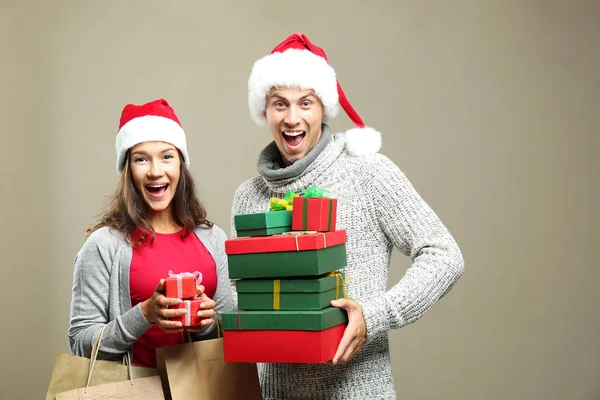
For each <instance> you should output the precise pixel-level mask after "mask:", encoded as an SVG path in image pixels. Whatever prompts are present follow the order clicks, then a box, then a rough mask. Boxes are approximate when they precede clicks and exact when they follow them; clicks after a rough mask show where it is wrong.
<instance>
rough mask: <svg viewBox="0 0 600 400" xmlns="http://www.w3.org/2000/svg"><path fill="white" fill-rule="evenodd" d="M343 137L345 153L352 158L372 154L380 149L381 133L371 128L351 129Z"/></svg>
mask: <svg viewBox="0 0 600 400" xmlns="http://www.w3.org/2000/svg"><path fill="white" fill-rule="evenodd" d="M345 135H346V152H347V153H348V154H349V155H351V156H353V157H361V156H366V155H368V154H374V153H377V152H378V151H379V149H381V133H379V132H378V131H376V130H375V129H373V128H368V127H364V128H352V129H350V130H347V131H346V134H345Z"/></svg>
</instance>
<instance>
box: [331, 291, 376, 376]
mask: <svg viewBox="0 0 600 400" xmlns="http://www.w3.org/2000/svg"><path fill="white" fill-rule="evenodd" d="M331 305H332V306H333V307H337V308H341V309H343V310H346V312H347V313H348V326H347V327H346V330H345V331H344V336H342V340H341V341H340V345H339V346H338V349H337V351H336V353H335V356H334V357H333V360H332V362H331V363H332V364H333V365H337V364H346V363H347V362H348V361H350V360H351V359H352V358H353V357H354V356H355V355H356V354H358V352H359V351H360V349H362V347H363V345H364V344H365V342H366V341H367V326H366V325H365V319H364V317H363V313H362V308H361V307H360V305H359V304H358V303H357V302H355V301H352V300H348V299H338V300H332V301H331Z"/></svg>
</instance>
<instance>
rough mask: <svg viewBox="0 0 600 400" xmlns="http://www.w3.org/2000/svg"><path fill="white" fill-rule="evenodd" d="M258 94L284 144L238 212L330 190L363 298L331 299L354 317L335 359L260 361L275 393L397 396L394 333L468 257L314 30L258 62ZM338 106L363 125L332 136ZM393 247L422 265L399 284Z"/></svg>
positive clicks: (253, 97) (254, 99)
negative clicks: (368, 118)
mask: <svg viewBox="0 0 600 400" xmlns="http://www.w3.org/2000/svg"><path fill="white" fill-rule="evenodd" d="M248 93H249V94H248V96H249V107H250V114H251V117H252V119H253V120H254V121H255V122H256V123H258V124H261V125H267V126H268V128H269V130H270V131H271V134H272V135H273V138H274V141H273V142H272V143H271V144H269V145H268V146H267V147H266V148H265V149H264V150H263V151H262V152H261V154H260V156H259V161H258V172H259V174H260V176H258V177H255V178H252V179H250V180H248V181H246V182H244V183H243V184H241V185H240V186H239V188H238V189H237V191H236V193H235V198H234V201H233V208H232V213H233V215H237V214H248V213H255V212H265V211H268V209H269V199H270V198H271V197H283V196H284V194H285V193H286V192H287V191H289V190H294V191H300V190H301V189H308V188H309V187H310V186H313V185H315V186H318V187H319V188H321V189H325V190H328V191H329V192H330V193H331V197H334V198H337V199H338V209H337V228H338V229H346V231H347V244H346V248H347V260H348V265H347V267H346V268H344V272H345V274H346V276H348V277H351V279H350V280H349V281H348V282H347V289H348V292H349V295H350V297H351V298H352V300H350V299H341V300H336V301H333V302H332V305H333V306H334V307H340V308H343V309H345V310H346V311H347V312H348V319H349V322H348V326H347V328H346V331H345V333H344V336H343V338H342V340H341V343H340V345H339V347H338V350H337V353H336V355H335V357H334V359H333V360H332V362H331V363H329V364H322V365H314V364H311V365H304V364H301V365H298V364H261V365H260V380H261V386H262V390H263V395H264V398H265V399H293V398H298V399H308V398H310V399H317V398H319V399H321V398H322V399H360V400H363V399H375V398H376V399H392V398H396V392H395V389H394V381H393V378H392V370H391V362H390V354H389V343H388V331H389V330H390V329H394V328H400V327H403V326H405V325H407V324H410V323H412V322H414V321H416V320H417V319H419V318H420V317H421V316H422V315H423V314H424V313H425V312H426V311H427V310H429V309H430V307H431V306H432V305H433V304H434V303H435V302H436V301H438V300H439V299H440V298H441V297H442V296H444V295H445V294H446V293H447V292H448V291H449V290H450V288H451V287H452V286H453V285H454V283H455V282H456V281H457V280H458V278H459V277H460V276H461V275H462V272H463V258H462V254H461V252H460V250H459V248H458V246H457V244H456V242H455V241H454V239H453V238H452V236H451V235H450V233H449V232H448V231H447V229H446V228H445V227H444V225H443V224H442V222H441V221H440V220H439V218H438V217H437V215H436V214H435V213H434V212H433V211H432V210H431V209H430V207H429V206H428V205H427V204H426V203H425V202H424V201H423V199H422V198H421V197H420V196H419V195H418V194H417V192H416V191H415V189H414V188H413V186H412V185H411V184H410V182H409V181H408V179H407V178H406V177H405V176H404V175H403V173H402V172H401V171H400V170H399V168H398V167H397V166H396V165H395V164H394V163H392V162H391V161H390V160H389V159H388V158H386V157H385V156H383V155H381V154H378V153H377V151H378V150H379V148H380V145H381V136H380V134H379V133H378V132H376V131H375V130H373V129H371V128H365V125H364V123H363V122H362V120H361V119H360V117H359V116H358V114H357V113H356V111H355V110H354V109H353V108H352V106H351V105H350V103H349V102H348V100H347V99H346V96H345V95H344V93H343V91H342V89H341V87H340V86H339V84H338V81H337V78H336V74H335V71H334V70H333V68H332V67H331V66H330V65H329V63H328V61H327V56H326V55H325V52H324V51H323V49H321V48H319V47H317V46H315V45H313V44H312V43H311V42H310V41H309V40H308V38H307V37H306V36H304V35H303V34H293V35H291V36H289V37H288V38H287V39H285V40H284V41H283V42H282V43H281V44H279V45H278V46H277V47H275V49H274V50H273V51H272V52H271V54H269V55H267V56H265V57H263V58H262V59H260V60H258V61H257V62H256V63H255V64H254V67H253V70H252V72H251V75H250V78H249V82H248ZM339 106H341V107H342V108H343V109H344V110H345V111H346V113H347V114H348V116H349V117H350V118H351V120H352V121H353V122H354V123H355V124H356V125H357V128H354V129H352V130H350V131H348V132H345V133H338V134H332V133H331V132H330V130H329V127H328V126H327V124H326V123H325V121H327V120H328V119H330V118H333V117H334V116H335V115H336V113H337V111H338V108H339ZM232 235H235V225H233V229H232ZM394 246H395V247H396V248H398V249H399V250H400V251H401V252H402V253H404V254H405V255H407V256H410V257H411V258H412V261H413V263H412V265H411V267H410V269H409V270H408V272H407V273H406V275H405V276H404V277H403V278H402V279H401V280H400V281H399V282H398V283H396V284H395V285H394V286H393V287H392V288H391V289H390V290H389V291H388V290H386V285H387V276H388V266H389V263H390V257H391V253H392V249H393V247H394ZM293 345H294V344H293V343H290V346H293Z"/></svg>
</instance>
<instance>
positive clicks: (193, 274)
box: [169, 270, 202, 298]
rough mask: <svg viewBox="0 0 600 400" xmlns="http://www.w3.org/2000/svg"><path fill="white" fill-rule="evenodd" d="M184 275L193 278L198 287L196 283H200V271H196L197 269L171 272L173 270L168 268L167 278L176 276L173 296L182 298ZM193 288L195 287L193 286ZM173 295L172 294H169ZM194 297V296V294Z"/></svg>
mask: <svg viewBox="0 0 600 400" xmlns="http://www.w3.org/2000/svg"><path fill="white" fill-rule="evenodd" d="M186 277H193V278H195V282H196V286H195V287H198V285H199V284H200V282H202V273H201V272H198V271H194V272H180V273H178V274H175V273H173V271H171V270H169V278H176V279H177V295H176V296H175V297H177V298H182V297H183V278H186ZM194 290H195V288H194ZM171 297H173V296H171ZM194 297H195V296H194Z"/></svg>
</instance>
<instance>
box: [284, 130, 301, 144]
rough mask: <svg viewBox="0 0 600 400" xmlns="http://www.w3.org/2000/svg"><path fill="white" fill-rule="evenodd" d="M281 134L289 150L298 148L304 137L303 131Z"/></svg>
mask: <svg viewBox="0 0 600 400" xmlns="http://www.w3.org/2000/svg"><path fill="white" fill-rule="evenodd" d="M282 134H283V139H284V140H285V142H286V143H287V145H288V146H289V147H291V148H294V147H298V146H300V145H301V144H302V141H303V140H304V137H305V136H306V132H305V131H283V132H282Z"/></svg>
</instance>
